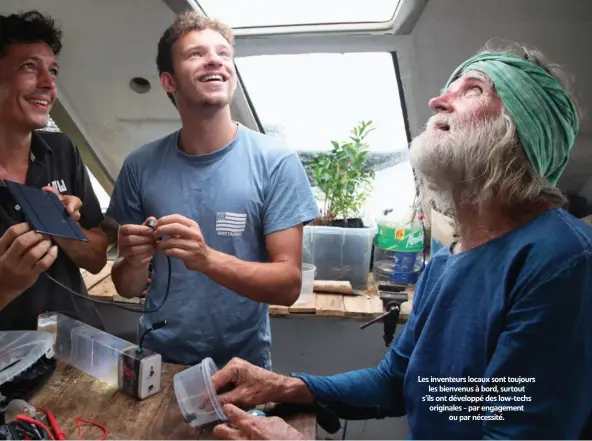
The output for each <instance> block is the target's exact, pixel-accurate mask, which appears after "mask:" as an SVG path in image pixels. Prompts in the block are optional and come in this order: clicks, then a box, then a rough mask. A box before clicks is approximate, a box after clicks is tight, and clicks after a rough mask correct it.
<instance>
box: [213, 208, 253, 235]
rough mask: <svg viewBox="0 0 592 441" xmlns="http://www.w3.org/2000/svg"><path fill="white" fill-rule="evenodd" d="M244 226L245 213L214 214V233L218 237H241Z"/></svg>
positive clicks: (245, 223)
mask: <svg viewBox="0 0 592 441" xmlns="http://www.w3.org/2000/svg"><path fill="white" fill-rule="evenodd" d="M246 225H247V214H246V213H243V214H240V213H217V214H216V233H218V236H242V234H243V232H244V231H245V226H246Z"/></svg>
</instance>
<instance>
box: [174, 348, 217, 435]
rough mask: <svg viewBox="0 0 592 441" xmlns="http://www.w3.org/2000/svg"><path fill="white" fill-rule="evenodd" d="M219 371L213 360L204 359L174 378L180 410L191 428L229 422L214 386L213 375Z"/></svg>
mask: <svg viewBox="0 0 592 441" xmlns="http://www.w3.org/2000/svg"><path fill="white" fill-rule="evenodd" d="M217 370H218V368H217V367H216V364H215V363H214V361H213V360H212V359H211V358H204V359H203V360H202V362H201V363H199V364H196V365H195V366H192V367H190V368H188V369H185V370H184V371H181V372H179V373H178V374H176V375H175V376H174V378H173V386H174V388H175V396H176V397H177V403H178V404H179V409H180V410H181V413H182V414H183V418H185V421H186V422H187V423H189V425H190V426H191V427H202V426H205V425H207V424H210V423H215V422H217V421H228V418H226V415H225V414H224V410H223V409H222V405H221V404H220V400H219V399H218V394H217V393H216V390H215V389H214V385H213V384H212V375H213V374H214V373H215V372H216V371H217Z"/></svg>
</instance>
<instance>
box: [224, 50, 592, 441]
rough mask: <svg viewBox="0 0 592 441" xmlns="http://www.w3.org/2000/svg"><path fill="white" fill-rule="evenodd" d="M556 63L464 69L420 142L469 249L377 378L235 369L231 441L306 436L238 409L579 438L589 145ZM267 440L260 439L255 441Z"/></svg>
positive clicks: (507, 54) (372, 374) (420, 304)
mask: <svg viewBox="0 0 592 441" xmlns="http://www.w3.org/2000/svg"><path fill="white" fill-rule="evenodd" d="M560 78H561V76H560V75H559V73H558V71H557V70H556V68H554V67H550V65H549V64H548V63H546V62H545V61H544V59H543V58H542V55H540V54H539V53H536V52H531V51H528V50H525V49H518V48H517V47H516V48H514V47H512V48H511V49H507V50H503V51H494V50H487V51H485V52H482V53H479V54H478V55H476V56H475V57H472V58H470V59H469V60H467V61H466V62H465V63H463V64H462V65H461V66H459V68H458V69H457V70H456V71H455V72H454V73H453V75H452V76H451V77H450V80H449V81H448V82H447V84H446V88H445V89H444V91H443V92H442V93H441V95H440V96H438V97H437V98H434V99H432V100H431V101H430V107H431V108H432V110H433V111H434V112H435V116H434V117H432V118H431V119H430V121H429V122H428V124H427V127H426V129H425V131H424V132H423V133H422V134H421V135H419V136H418V137H417V138H415V140H414V141H413V143H412V147H411V161H412V164H413V167H414V168H415V170H416V172H417V174H418V177H419V181H420V184H421V185H420V187H421V192H422V194H423V196H424V198H425V199H426V201H427V204H428V206H429V205H435V206H436V207H439V208H440V209H442V210H444V211H447V212H449V213H450V214H451V215H452V216H453V217H454V218H455V221H456V224H457V226H458V230H459V233H460V240H459V241H458V242H457V243H454V244H452V245H451V246H448V247H445V248H443V249H442V250H440V251H439V252H438V253H437V254H436V255H435V256H433V257H432V258H431V260H430V262H429V264H428V265H427V267H426V270H425V272H424V273H423V275H422V277H421V279H420V281H419V283H418V285H417V288H416V291H415V296H414V304H413V311H412V312H411V315H410V317H409V321H408V323H407V324H406V325H405V327H404V328H403V329H402V331H401V332H400V333H399V335H398V336H397V339H396V341H395V343H394V344H393V347H392V348H391V350H390V351H389V352H388V354H387V355H386V357H385V358H384V359H383V360H382V361H381V362H380V364H379V365H378V366H377V367H374V368H369V369H363V370H358V371H352V372H347V373H344V374H338V375H334V376H312V375H306V374H292V376H290V377H285V376H281V375H279V374H276V373H271V372H267V371H264V370H263V369H259V368H256V367H253V366H251V365H249V364H247V363H246V362H244V361H242V360H233V361H232V362H231V363H230V364H229V365H227V366H226V367H225V368H224V369H222V370H221V371H220V372H218V374H217V375H216V376H215V377H214V382H215V385H216V386H217V387H218V388H221V387H223V386H225V385H227V384H233V385H234V386H235V387H234V389H232V390H231V391H230V392H226V393H224V394H221V400H222V401H223V403H232V404H226V406H225V409H226V412H227V415H228V417H229V419H230V422H231V423H232V424H231V425H225V424H223V425H219V426H217V427H216V429H215V434H216V435H217V436H218V437H220V438H226V439H245V438H246V439H255V438H257V439H288V438H298V437H299V436H300V434H299V433H298V432H296V431H295V430H294V429H293V428H291V427H290V426H288V425H287V424H285V423H284V422H283V421H281V420H279V419H275V418H271V419H257V418H256V417H251V416H249V415H247V414H245V413H244V412H243V411H241V410H239V409H238V408H237V407H235V406H234V405H243V406H252V405H255V404H260V403H265V402H269V401H274V402H288V403H299V404H316V405H323V406H324V407H325V408H326V409H329V410H332V411H333V412H334V415H335V416H338V417H340V418H345V419H368V418H382V417H386V416H402V415H407V416H408V421H409V427H410V430H411V433H410V436H411V437H412V438H414V439H488V438H503V439H542V438H551V439H576V438H579V437H580V435H581V433H582V430H583V428H584V426H585V423H586V421H587V419H588V418H589V416H590V415H591V412H592V393H591V392H590V391H592V229H591V228H590V227H589V226H587V225H585V224H584V223H583V222H581V221H579V220H578V219H575V218H574V217H572V216H571V215H569V214H568V213H567V212H566V211H564V210H563V208H561V207H562V204H563V203H564V202H565V201H564V199H563V196H562V195H561V193H560V191H559V190H558V189H557V188H556V187H555V184H556V183H557V180H558V179H559V177H560V175H561V173H562V171H563V169H564V167H565V165H566V163H567V161H568V157H569V152H570V150H571V148H572V146H573V143H574V138H575V137H576V135H577V133H578V130H579V119H578V114H577V109H576V106H575V104H574V102H573V100H572V99H571V98H570V96H569V94H568V93H567V92H566V89H565V88H564V86H562V82H561V81H560ZM252 437H255V438H252Z"/></svg>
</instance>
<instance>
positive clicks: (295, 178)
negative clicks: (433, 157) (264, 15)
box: [107, 12, 318, 369]
mask: <svg viewBox="0 0 592 441" xmlns="http://www.w3.org/2000/svg"><path fill="white" fill-rule="evenodd" d="M157 65H158V71H159V73H160V78H161V83H162V87H163V88H164V90H165V91H166V93H167V94H168V96H169V98H170V99H171V100H172V102H173V104H174V105H175V107H176V108H177V110H178V112H179V115H180V117H181V123H182V128H181V130H179V131H176V132H174V133H171V134H169V135H167V136H165V137H164V138H162V139H159V140H157V141H154V142H152V143H150V144H147V145H145V146H143V147H141V148H140V149H138V150H136V151H135V152H133V153H132V154H130V155H129V156H128V157H127V158H126V160H125V162H124V164H123V167H122V169H121V171H120V173H119V176H118V178H117V182H116V185H115V189H114V191H113V196H112V199H111V204H110V207H109V209H108V211H107V215H108V216H109V217H110V218H113V219H114V221H115V222H116V223H118V224H119V225H121V227H120V228H119V234H118V242H117V243H118V247H119V258H118V259H117V261H116V263H115V264H114V266H113V271H112V278H113V282H114V284H115V286H116V288H117V291H118V292H119V293H120V294H121V295H122V296H126V297H132V296H137V295H139V294H140V293H141V292H142V290H143V289H144V287H145V285H146V280H147V277H148V266H149V262H150V261H152V262H153V267H154V274H153V275H152V280H151V284H150V288H149V291H148V293H147V300H146V306H147V307H148V308H150V307H154V306H155V305H158V304H159V303H160V302H161V300H162V299H163V297H164V295H165V292H166V289H167V281H168V277H169V269H168V266H167V257H169V258H170V259H171V270H172V271H171V274H170V293H169V297H168V300H167V302H166V303H165V305H164V306H163V307H162V309H160V310H158V311H157V312H154V313H151V314H146V315H144V317H143V318H142V320H141V322H140V333H142V332H143V331H144V330H146V329H148V328H149V327H150V326H151V325H152V324H154V323H156V322H159V321H161V320H166V321H167V323H168V324H167V325H166V326H165V327H163V328H160V329H158V330H154V331H152V332H150V333H149V334H147V335H146V339H145V345H146V347H148V348H150V349H152V350H154V351H156V352H158V353H160V354H162V355H163V358H164V359H165V360H167V361H172V362H175V363H182V364H195V363H198V362H200V361H201V360H202V359H203V358H204V357H211V358H213V359H214V361H215V362H216V363H217V364H218V365H223V364H225V363H227V362H228V361H229V360H230V359H231V358H232V357H234V356H240V357H242V358H245V359H247V360H249V361H250V362H251V363H253V364H256V365H258V366H261V367H264V368H267V369H269V368H271V347H270V346H271V336H270V326H269V314H268V304H269V303H272V304H279V305H291V304H293V303H294V301H296V299H297V298H298V296H299V294H300V286H301V262H302V232H303V224H305V223H307V222H309V221H311V220H313V219H315V218H316V217H317V216H318V208H317V204H316V201H315V200H314V197H313V194H312V190H311V188H310V185H309V182H308V178H307V176H306V173H305V171H304V168H303V166H302V163H301V161H300V158H299V157H298V156H297V154H296V153H295V152H292V151H290V150H288V149H286V148H285V147H283V146H281V145H278V140H277V138H273V137H268V136H265V135H263V134H261V133H258V132H255V131H252V130H250V129H248V128H246V127H244V126H242V125H240V124H237V123H236V122H234V121H233V120H232V118H231V114H230V106H229V104H230V101H231V99H232V97H233V94H234V91H235V89H236V82H237V75H236V72H235V67H234V62H233V35H232V31H231V29H230V28H229V27H227V26H226V25H224V24H222V23H220V22H218V21H216V20H212V19H209V18H207V17H203V16H200V15H199V14H197V13H196V12H188V13H184V14H182V15H180V16H179V17H177V19H176V20H175V22H174V23H173V24H172V25H171V26H170V27H169V28H168V29H167V30H166V32H165V33H164V35H163V36H162V38H161V40H160V42H159V44H158V55H157ZM150 220H153V221H155V225H154V229H151V228H149V227H148V226H146V225H145V224H146V223H147V222H148V221H150ZM152 259H153V260H152Z"/></svg>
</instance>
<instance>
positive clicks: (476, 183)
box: [410, 111, 516, 217]
mask: <svg viewBox="0 0 592 441" xmlns="http://www.w3.org/2000/svg"><path fill="white" fill-rule="evenodd" d="M437 124H438V125H439V124H447V125H448V126H449V127H450V128H449V130H448V131H443V130H441V129H439V128H438V127H437V126H436V125H437ZM515 153H516V141H515V127H514V124H513V122H512V120H511V119H510V118H509V117H508V115H507V114H506V113H505V111H502V112H501V113H500V115H498V116H496V117H492V118H489V119H486V120H481V121H476V122H474V123H472V124H469V125H466V124H465V125H462V126H461V125H460V124H459V123H458V121H456V120H455V119H454V118H453V117H452V116H450V115H443V114H438V115H435V116H433V117H432V118H430V120H429V121H428V123H427V124H426V128H425V130H424V131H423V132H422V133H421V134H420V135H418V136H417V137H416V138H415V139H414V140H413V142H412V143H411V149H410V161H411V166H412V167H413V168H414V169H415V172H416V173H417V177H418V180H419V186H420V196H421V202H422V203H423V204H425V205H424V207H430V206H433V207H434V208H436V209H437V210H438V211H440V212H443V213H445V214H447V215H449V216H452V217H455V216H454V213H455V201H456V203H459V202H460V203H463V204H470V205H471V206H473V207H475V208H476V209H478V210H480V211H481V210H482V209H484V207H486V206H487V205H488V203H489V202H491V199H492V198H493V197H495V195H496V189H497V188H499V186H497V182H496V181H497V180H499V179H504V178H505V177H506V176H505V173H506V169H507V168H508V167H509V166H510V163H512V162H513V159H512V156H513V155H515ZM453 196H454V198H453Z"/></svg>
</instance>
